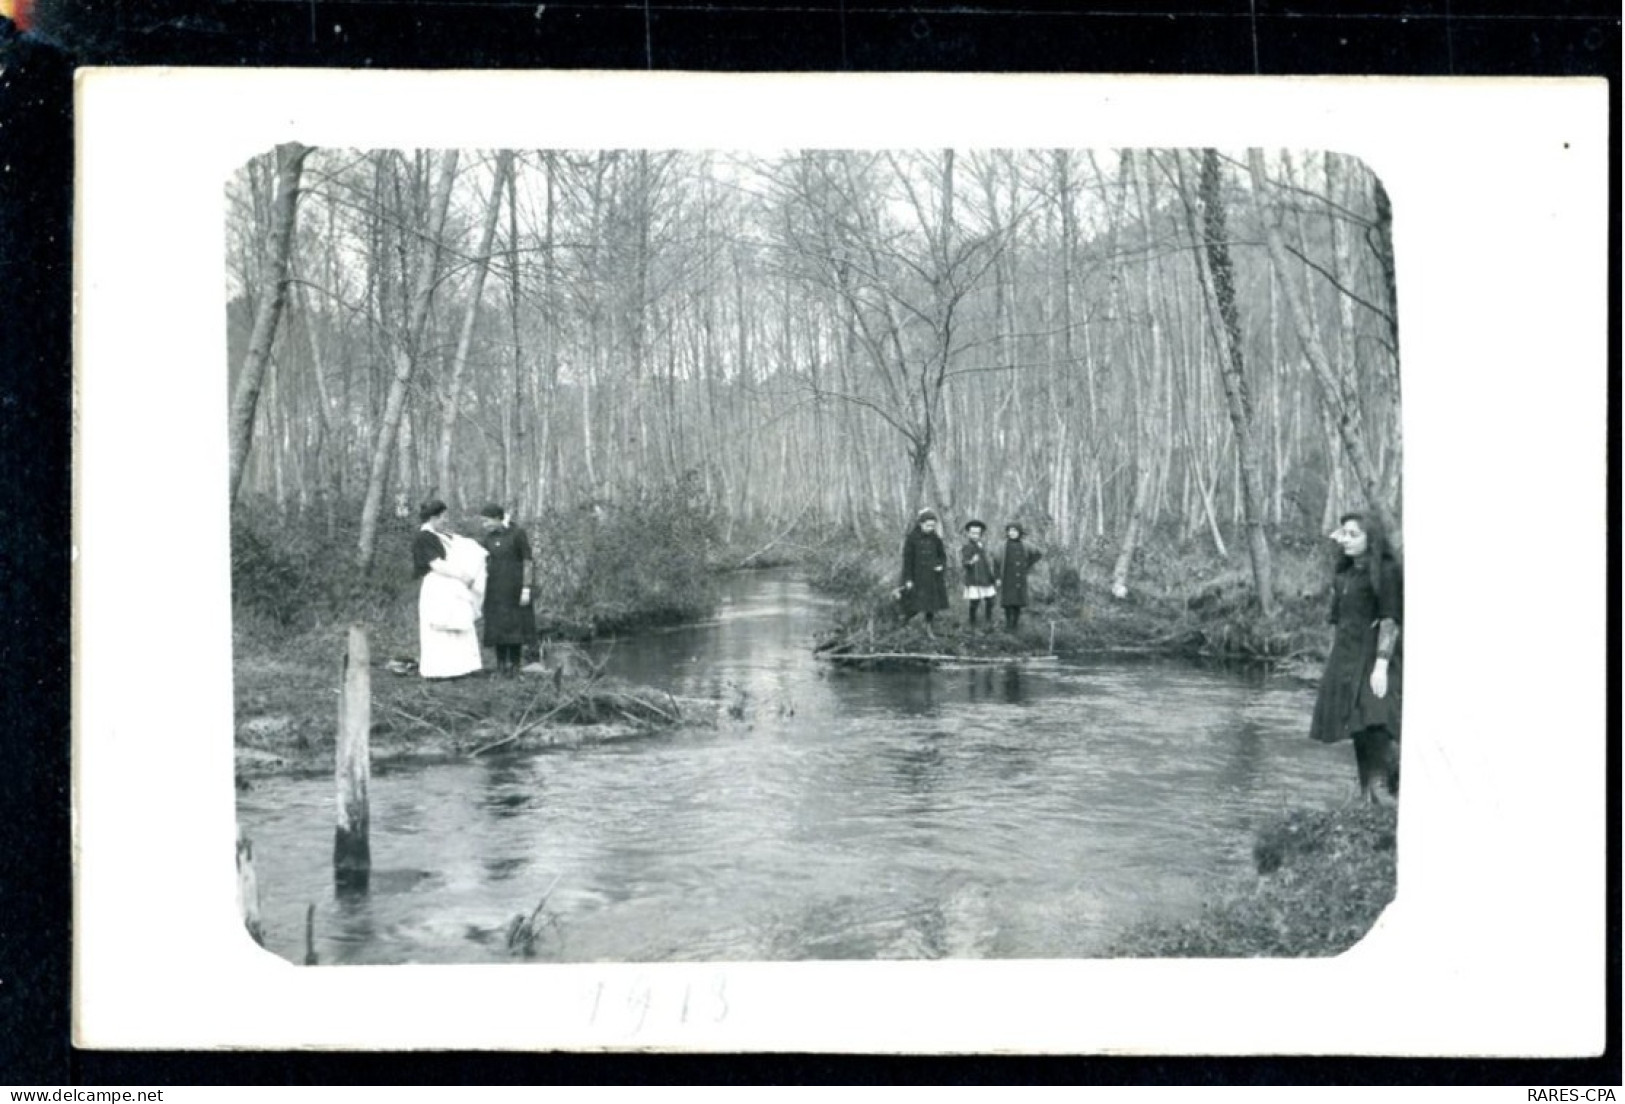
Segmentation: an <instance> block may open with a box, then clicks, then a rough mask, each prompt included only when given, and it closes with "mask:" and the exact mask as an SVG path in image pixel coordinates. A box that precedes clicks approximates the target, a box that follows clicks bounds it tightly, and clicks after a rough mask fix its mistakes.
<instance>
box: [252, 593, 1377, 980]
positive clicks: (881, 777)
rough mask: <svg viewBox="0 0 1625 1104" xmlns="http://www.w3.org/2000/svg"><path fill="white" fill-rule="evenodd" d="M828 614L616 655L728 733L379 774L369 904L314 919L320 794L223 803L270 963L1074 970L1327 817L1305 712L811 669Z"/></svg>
mask: <svg viewBox="0 0 1625 1104" xmlns="http://www.w3.org/2000/svg"><path fill="white" fill-rule="evenodd" d="M827 618H828V607H827V604H825V603H823V602H821V601H819V600H818V599H817V598H815V597H814V596H812V595H811V594H809V593H808V592H807V590H806V589H805V587H804V586H803V585H802V584H800V583H799V582H797V581H796V580H794V579H793V578H789V577H786V576H782V575H775V574H757V575H751V576H741V577H738V578H736V579H735V580H733V581H732V583H731V592H730V594H729V600H728V602H727V604H726V605H725V606H724V608H723V611H722V615H721V616H720V617H719V618H717V619H716V620H715V621H713V622H710V623H708V624H705V625H701V626H689V627H685V628H682V629H678V630H674V631H670V632H664V633H658V634H651V635H648V636H644V637H639V638H636V639H631V640H626V641H621V642H618V643H617V644H616V645H615V646H614V648H613V649H612V650H611V653H610V658H609V669H610V672H611V673H612V674H615V675H618V676H620V677H623V678H626V679H628V680H631V681H634V682H642V683H650V684H653V685H657V686H661V687H664V688H667V689H669V690H671V691H672V692H673V693H675V694H677V695H679V696H684V695H690V696H704V697H711V698H716V699H721V700H727V701H734V700H741V701H742V702H743V703H744V717H743V719H741V720H738V721H734V720H726V719H725V720H724V721H723V722H722V723H720V724H719V725H717V726H714V727H696V728H685V729H679V730H677V731H675V732H672V733H669V734H663V735H661V736H659V737H656V738H649V739H642V740H637V741H632V742H628V743H625V744H619V745H609V746H601V747H595V748H586V749H578V750H553V751H548V752H543V753H539V754H534V755H529V756H524V757H506V758H503V757H493V758H482V759H479V760H474V761H471V762H467V763H457V764H450V765H445V766H437V767H427V768H415V769H411V770H403V771H399V772H380V773H378V774H376V775H375V776H374V778H373V781H372V791H371V793H372V853H373V863H374V871H373V876H372V884H371V892H370V893H369V894H368V895H367V896H366V897H363V898H356V899H344V900H340V899H337V898H335V896H334V894H333V890H332V874H331V861H332V844H333V840H332V832H333V828H332V825H333V816H332V801H333V790H332V783H331V781H330V780H327V779H302V780H301V779H274V780H269V781H266V782H263V783H261V784H259V785H258V786H257V788H256V789H254V790H253V791H251V792H248V793H245V794H242V795H240V797H239V813H240V818H241V820H242V822H243V827H244V830H245V831H246V832H247V833H248V834H249V835H250V836H251V837H252V838H253V839H254V841H255V856H256V862H257V864H258V866H259V880H260V886H261V892H262V895H263V912H264V917H265V921H266V927H267V932H268V934H267V944H268V945H269V946H270V947H271V948H272V949H273V950H275V951H276V952H277V953H279V954H282V955H284V956H285V957H287V958H290V959H292V960H293V961H301V960H302V958H303V949H304V926H303V922H304V912H305V907H306V905H307V904H308V903H312V902H313V903H315V904H316V906H317V916H316V942H317V952H318V954H319V955H320V957H321V961H322V962H324V963H336V962H357V963H360V962H406V961H411V962H490V961H507V960H508V958H507V954H506V951H505V945H504V939H503V931H504V929H505V927H506V925H507V923H508V921H509V919H510V918H511V917H513V916H514V915H515V914H518V913H527V914H528V913H529V912H530V911H531V910H532V909H533V908H534V907H535V906H536V903H537V900H538V899H539V898H540V897H541V895H542V893H543V892H544V891H545V890H546V889H547V888H548V886H549V885H552V884H553V882H554V879H555V878H556V879H557V885H556V887H555V889H554V891H553V894H552V896H551V897H550V898H549V901H548V904H549V909H550V910H551V911H552V912H553V913H554V914H556V916H557V918H558V927H557V929H556V931H552V930H550V932H549V939H548V940H547V941H545V942H544V943H542V944H540V945H539V952H540V954H541V955H542V957H546V958H554V959H562V960H571V961H594V960H638V961H653V960H664V959H685V960H745V959H767V960H771V959H810V958H812V959H816V958H823V959H843V958H860V959H863V958H937V957H1081V956H1088V955H1090V954H1096V953H1099V952H1100V950H1101V948H1102V947H1103V946H1105V944H1106V943H1107V942H1108V941H1109V939H1110V938H1111V936H1112V935H1113V933H1114V932H1115V931H1117V930H1118V929H1120V928H1121V927H1122V926H1123V925H1124V924H1126V923H1128V922H1130V921H1132V920H1134V919H1137V918H1139V917H1142V916H1146V915H1150V914H1171V913H1175V912H1178V911H1181V910H1185V909H1189V908H1191V907H1194V904H1195V901H1196V895H1197V894H1198V892H1199V890H1200V887H1201V884H1202V882H1203V880H1204V879H1206V878H1208V877H1211V876H1213V875H1215V874H1222V873H1225V872H1227V871H1230V870H1235V869H1239V868H1241V867H1242V866H1244V865H1245V863H1246V862H1247V851H1248V847H1249V845H1250V839H1249V831H1250V826H1251V825H1252V824H1253V823H1254V822H1255V821H1256V820H1257V818H1258V817H1259V816H1260V815H1262V814H1265V813H1267V812H1269V811H1271V810H1274V809H1277V808H1280V807H1283V806H1286V805H1289V804H1296V803H1309V804H1319V803H1322V802H1324V801H1327V800H1329V799H1331V798H1333V797H1334V796H1337V795H1341V794H1342V793H1343V791H1344V789H1345V788H1346V785H1345V783H1346V779H1345V777H1344V776H1345V775H1346V774H1347V773H1348V771H1347V764H1346V763H1345V762H1344V761H1343V758H1342V757H1340V756H1338V755H1337V754H1336V752H1335V750H1333V749H1328V748H1325V747H1322V746H1320V745H1316V744H1313V743H1312V742H1311V741H1309V740H1308V739H1307V738H1306V736H1305V733H1306V731H1307V727H1308V717H1309V713H1310V710H1311V707H1312V697H1311V695H1310V693H1309V692H1308V691H1305V690H1303V689H1301V688H1298V687H1294V686H1287V685H1275V684H1272V683H1270V682H1269V681H1267V680H1263V679H1261V678H1258V677H1253V678H1246V677H1242V676H1238V675H1235V674H1230V673H1222V672H1212V671H1203V670H1198V669H1193V668H1191V667H1188V666H1183V665H1179V664H1171V663H1149V662H1139V663H1132V664H1124V663H1101V664H1088V665H1079V666H1069V665H1045V666H1032V667H1025V668H1023V667H1017V666H1002V667H975V668H969V669H944V670H935V671H899V672H864V671H847V670H831V669H826V668H824V667H822V666H821V665H820V664H818V663H817V662H816V661H815V660H814V659H813V658H812V655H811V638H812V634H813V633H814V632H815V631H816V630H817V629H818V628H819V627H821V625H822V624H823V623H824V622H825V621H826V620H827Z"/></svg>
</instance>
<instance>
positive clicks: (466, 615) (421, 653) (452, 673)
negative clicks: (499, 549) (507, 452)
mask: <svg viewBox="0 0 1625 1104" xmlns="http://www.w3.org/2000/svg"><path fill="white" fill-rule="evenodd" d="M418 517H419V519H421V520H422V522H423V525H422V528H420V529H419V530H418V534H417V536H416V537H414V538H413V539H412V573H413V574H414V575H415V576H416V577H417V578H419V579H421V580H422V583H421V584H420V585H419V587H418V674H420V675H422V676H423V677H424V678H426V679H437V678H457V677H459V676H461V675H467V674H472V673H473V672H475V671H478V670H479V669H480V668H481V666H482V663H481V661H480V641H479V637H478V636H477V635H476V634H475V632H474V617H475V614H476V611H477V610H478V609H479V608H480V598H481V592H482V591H483V589H484V587H485V564H484V560H485V551H484V549H482V548H481V547H480V546H479V545H478V544H477V543H475V542H474V541H471V540H469V539H467V538H466V537H459V536H458V535H457V534H456V533H453V532H452V531H451V526H450V524H449V522H448V521H447V519H446V504H445V503H444V502H442V501H440V500H439V499H438V498H433V499H430V500H429V501H428V502H425V503H424V504H423V506H422V507H421V508H420V509H419V510H418Z"/></svg>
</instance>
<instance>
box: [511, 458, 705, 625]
mask: <svg viewBox="0 0 1625 1104" xmlns="http://www.w3.org/2000/svg"><path fill="white" fill-rule="evenodd" d="M720 529H721V526H720V511H719V509H718V507H717V505H716V503H714V502H713V501H711V499H710V498H709V496H708V495H707V494H706V491H705V486H704V483H703V481H702V480H701V479H700V478H699V475H698V474H697V473H694V472H688V473H685V474H684V475H682V476H680V477H678V478H676V479H674V480H671V481H669V482H664V483H657V484H651V485H648V486H644V487H640V488H638V489H637V490H635V491H633V492H631V493H630V494H628V495H626V496H624V497H622V498H619V499H598V500H595V501H592V502H587V503H584V504H582V505H580V506H578V507H575V508H574V509H570V510H558V511H551V512H549V513H548V514H547V515H545V516H544V517H542V518H541V519H539V520H538V521H537V522H536V524H535V526H534V527H533V528H532V529H531V534H530V535H531V546H532V551H533V553H534V554H535V555H536V556H537V558H538V565H539V566H538V570H537V579H538V590H539V593H538V595H537V599H538V602H539V603H540V605H541V607H542V609H543V611H544V615H551V616H553V617H555V618H557V619H559V620H561V621H563V622H572V621H578V622H585V623H589V624H590V625H591V627H592V628H593V629H594V630H596V631H598V632H614V631H617V630H621V629H627V628H632V627H635V626H637V625H651V624H661V623H667V622H674V621H683V620H689V619H692V618H696V617H702V616H705V615H707V614H709V613H711V612H712V611H713V610H714V609H715V608H716V604H717V597H718V587H717V580H716V577H715V572H714V570H713V569H712V566H711V562H712V556H713V551H714V547H715V545H716V544H717V541H718V539H719V536H718V534H719V532H720Z"/></svg>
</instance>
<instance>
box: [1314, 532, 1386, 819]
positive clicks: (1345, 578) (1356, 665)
mask: <svg viewBox="0 0 1625 1104" xmlns="http://www.w3.org/2000/svg"><path fill="white" fill-rule="evenodd" d="M1331 539H1332V540H1334V541H1336V542H1337V544H1338V545H1339V547H1340V548H1341V549H1342V553H1343V554H1342V555H1341V556H1340V557H1338V562H1337V571H1336V573H1335V574H1334V575H1333V576H1332V612H1331V622H1332V624H1333V625H1334V626H1335V631H1336V635H1335V636H1334V637H1333V638H1332V652H1331V655H1329V656H1328V657H1327V658H1326V671H1325V673H1324V674H1323V675H1322V676H1321V680H1320V693H1319V697H1318V698H1317V699H1316V701H1315V717H1314V720H1313V721H1312V722H1311V724H1310V726H1309V735H1310V736H1311V737H1313V738H1314V739H1316V740H1319V741H1321V742H1322V743H1327V744H1330V743H1336V742H1338V741H1340V740H1346V739H1352V740H1353V741H1354V764H1355V767H1356V769H1357V770H1358V771H1359V776H1360V796H1362V797H1363V798H1365V800H1367V801H1371V802H1375V801H1377V800H1378V797H1377V783H1378V781H1379V780H1380V781H1381V782H1382V784H1383V788H1384V789H1386V790H1387V791H1388V794H1389V796H1391V797H1398V796H1399V715H1400V704H1399V703H1400V683H1401V677H1400V675H1401V668H1402V664H1401V657H1400V648H1399V627H1400V624H1401V622H1402V621H1403V620H1404V604H1405V586H1404V578H1403V576H1402V574H1401V571H1400V567H1399V562H1398V560H1397V559H1395V557H1394V555H1393V551H1392V549H1391V548H1390V547H1389V544H1388V539H1387V535H1386V534H1385V533H1384V532H1383V530H1382V527H1381V525H1380V524H1379V523H1378V522H1377V519H1376V518H1374V517H1371V516H1369V515H1367V514H1363V513H1349V514H1344V515H1343V517H1342V519H1341V520H1340V522H1339V524H1338V527H1337V529H1336V530H1334V531H1333V532H1332V533H1331Z"/></svg>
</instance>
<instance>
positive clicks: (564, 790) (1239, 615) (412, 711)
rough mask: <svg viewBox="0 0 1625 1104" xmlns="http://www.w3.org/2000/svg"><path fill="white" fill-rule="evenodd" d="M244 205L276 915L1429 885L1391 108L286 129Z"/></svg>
mask: <svg viewBox="0 0 1625 1104" xmlns="http://www.w3.org/2000/svg"><path fill="white" fill-rule="evenodd" d="M223 207H224V212H225V226H224V228H223V231H224V233H223V238H222V240H223V242H224V256H223V257H222V261H223V283H222V287H223V290H224V301H223V303H222V308H223V311H224V314H225V319H226V323H225V331H226V335H227V341H226V348H225V349H223V350H222V352H223V354H224V356H225V357H226V363H225V364H224V365H222V366H221V368H222V372H223V373H224V374H225V377H226V378H227V380H228V387H227V390H228V391H229V409H227V410H223V411H222V413H223V414H225V415H226V417H227V423H226V437H227V440H228V441H229V488H228V487H226V486H224V485H222V492H223V493H228V494H229V496H230V559H231V564H230V607H231V611H230V616H231V636H232V660H231V672H232V684H233V685H232V697H233V709H234V741H235V743H234V748H235V789H236V794H235V808H236V832H237V839H236V854H237V867H236V870H237V904H238V909H239V913H240V916H241V919H242V922H243V923H244V925H245V926H246V927H247V929H248V931H249V933H250V934H251V936H252V937H253V939H254V940H256V941H257V942H258V943H260V944H261V945H262V946H263V947H264V948H265V949H266V950H267V951H269V952H270V953H271V954H274V955H275V956H278V957H280V958H282V959H285V960H287V961H288V962H291V963H295V964H304V965H312V966H333V965H360V964H368V965H397V964H446V963H458V964H504V963H507V964H522V963H549V962H551V963H588V962H596V963H671V962H702V963H703V962H764V961H765V962H781V961H782V962H788V961H805V962H816V961H827V960H860V961H862V960H935V959H1001V960H1008V959H1121V958H1136V959H1146V958H1180V959H1187V958H1203V959H1255V958H1316V957H1326V956H1333V955H1338V954H1340V953H1342V952H1345V951H1347V950H1349V949H1350V948H1352V947H1354V946H1355V945H1356V944H1358V943H1359V942H1360V941H1361V940H1362V938H1364V937H1365V936H1366V935H1367V933H1368V932H1369V931H1370V930H1371V928H1372V926H1373V924H1375V923H1376V921H1377V919H1378V917H1379V916H1380V915H1381V914H1382V912H1383V910H1384V909H1385V908H1386V907H1387V906H1388V905H1389V904H1390V902H1392V901H1393V900H1394V898H1395V887H1396V864H1397V862H1398V845H1397V840H1398V816H1399V813H1398V810H1399V800H1398V798H1399V789H1400V787H1399V782H1400V774H1401V770H1400V764H1401V760H1402V758H1404V757H1403V756H1402V753H1401V748H1402V744H1401V739H1400V735H1401V716H1402V712H1403V709H1402V682H1403V678H1402V672H1403V667H1404V653H1405V629H1404V625H1405V616H1404V586H1403V577H1404V566H1403V565H1404V556H1403V541H1402V533H1403V523H1404V511H1403V501H1404V495H1403V489H1404V480H1403V466H1404V465H1403V457H1404V449H1403V440H1402V432H1401V424H1402V418H1401V391H1402V387H1401V383H1402V378H1403V376H1402V372H1401V368H1400V325H1399V317H1398V297H1397V293H1396V288H1397V287H1398V286H1399V284H1401V283H1402V282H1403V281H1404V280H1405V278H1406V269H1405V266H1404V262H1403V259H1402V258H1400V257H1396V251H1395V248H1394V237H1393V231H1392V227H1393V224H1394V221H1395V219H1396V218H1397V217H1401V216H1402V212H1400V213H1398V214H1396V212H1395V210H1394V208H1393V207H1392V206H1391V204H1390V201H1389V195H1388V192H1387V191H1386V190H1385V187H1384V181H1383V180H1382V179H1381V178H1380V177H1379V175H1378V174H1377V173H1376V172H1374V171H1373V169H1372V168H1371V167H1370V166H1368V165H1367V164H1366V163H1365V162H1364V161H1363V160H1361V159H1360V158H1359V157H1356V156H1353V155H1350V154H1347V153H1343V152H1338V151H1335V150H1331V149H1322V148H1273V147H1272V148H1248V147H1221V148H1213V147H1190V148H1186V147H1164V146H1158V147H1098V148H1096V147H1089V148H988V147H982V146H975V147H965V148H955V147H944V148H936V147H932V148H925V147H908V148H905V147H890V148H878V149H876V148H864V149H857V148H812V149H784V150H764V149H760V148H750V149H745V148H739V149H720V148H717V149H710V148H682V149H676V148H655V147H619V148H545V149H535V148H525V149H521V148H499V149H488V148H408V147H376V148H335V147H327V146H323V145H320V144H314V143H312V144H309V145H307V144H304V143H303V142H294V141H288V142H284V143H282V144H280V145H276V146H275V147H274V148H267V149H265V150H264V152H263V153H261V154H260V155H259V156H256V157H254V158H252V159H251V160H249V161H248V162H247V163H245V164H242V165H241V167H240V168H239V169H238V170H237V171H236V172H235V173H234V174H233V175H231V177H230V179H229V180H228V181H227V182H226V184H225V197H224V204H223ZM226 843H227V845H228V846H229V840H227V841H226ZM684 1010H685V1014H686V1011H687V1005H686V1004H685V1006H684Z"/></svg>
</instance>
